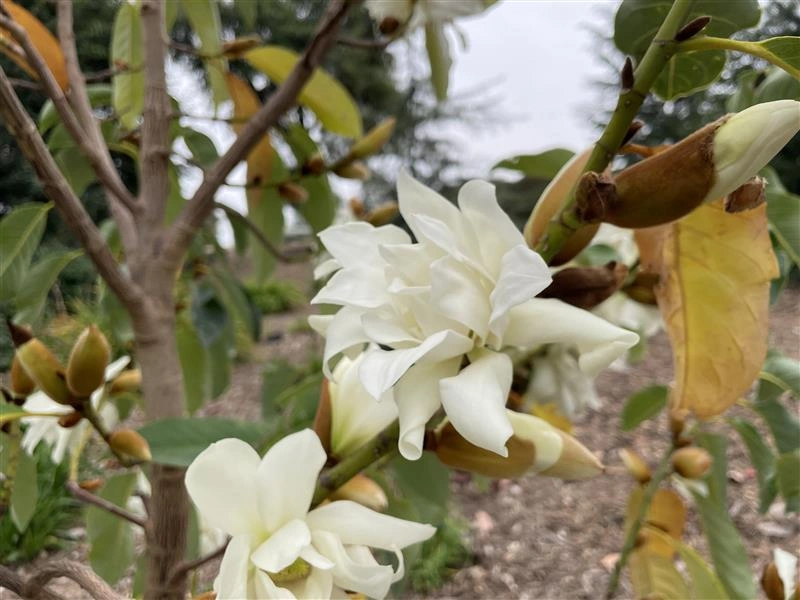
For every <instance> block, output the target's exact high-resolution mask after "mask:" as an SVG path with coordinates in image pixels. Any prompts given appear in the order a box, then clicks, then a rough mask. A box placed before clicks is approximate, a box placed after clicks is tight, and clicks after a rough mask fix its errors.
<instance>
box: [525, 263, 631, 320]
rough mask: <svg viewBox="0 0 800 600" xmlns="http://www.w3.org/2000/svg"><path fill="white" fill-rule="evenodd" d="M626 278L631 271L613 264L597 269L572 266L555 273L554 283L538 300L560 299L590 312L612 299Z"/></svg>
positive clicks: (623, 266) (619, 264)
mask: <svg viewBox="0 0 800 600" xmlns="http://www.w3.org/2000/svg"><path fill="white" fill-rule="evenodd" d="M627 275H628V268H627V267H626V266H625V265H623V264H622V263H617V262H614V261H611V262H609V263H608V264H606V265H604V266H598V267H569V268H566V269H562V270H560V271H558V272H557V273H555V274H553V282H552V283H551V284H550V285H549V286H548V287H547V288H545V290H544V291H543V292H542V293H540V294H539V297H540V298H558V299H559V300H561V301H562V302H566V303H567V304H571V305H572V306H577V307H579V308H583V309H587V310H588V309H590V308H594V307H595V306H597V305H598V304H600V303H601V302H603V301H604V300H607V299H608V298H610V297H611V295H612V294H613V293H614V292H616V291H617V290H618V289H619V288H620V286H621V285H622V283H623V282H624V281H625V277H627Z"/></svg>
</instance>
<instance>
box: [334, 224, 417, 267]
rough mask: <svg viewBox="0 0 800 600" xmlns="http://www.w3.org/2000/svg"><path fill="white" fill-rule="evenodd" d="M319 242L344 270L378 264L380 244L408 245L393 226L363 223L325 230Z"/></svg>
mask: <svg viewBox="0 0 800 600" xmlns="http://www.w3.org/2000/svg"><path fill="white" fill-rule="evenodd" d="M319 239H320V241H321V242H322V244H323V245H324V246H325V248H326V249H327V250H328V252H330V253H331V256H333V258H335V259H336V260H337V261H338V262H339V263H340V264H341V265H342V266H343V267H344V268H348V267H352V266H357V265H360V264H363V263H365V262H373V261H376V260H378V258H379V255H378V249H379V245H380V244H410V243H411V238H410V237H409V236H408V234H407V233H406V232H405V231H403V230H402V229H400V228H399V227H397V226H395V225H384V226H382V227H373V226H372V225H370V224H369V223H365V222H364V221H356V222H354V223H345V224H344V225H336V226H334V227H328V228H327V229H325V230H324V231H322V232H320V234H319Z"/></svg>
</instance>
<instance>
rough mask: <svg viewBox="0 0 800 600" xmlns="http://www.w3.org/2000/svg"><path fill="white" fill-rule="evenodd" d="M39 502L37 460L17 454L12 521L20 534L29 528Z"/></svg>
mask: <svg viewBox="0 0 800 600" xmlns="http://www.w3.org/2000/svg"><path fill="white" fill-rule="evenodd" d="M38 500H39V486H38V484H37V482H36V459H35V458H34V457H32V456H31V455H30V454H28V453H27V452H24V451H23V450H19V452H18V453H17V470H16V472H15V473H14V479H13V487H12V488H11V502H10V504H11V520H12V521H13V522H14V526H15V527H16V528H17V531H19V532H20V533H21V532H23V531H25V530H26V529H27V528H28V523H30V522H31V518H32V517H33V514H34V513H35V512H36V502H37V501H38Z"/></svg>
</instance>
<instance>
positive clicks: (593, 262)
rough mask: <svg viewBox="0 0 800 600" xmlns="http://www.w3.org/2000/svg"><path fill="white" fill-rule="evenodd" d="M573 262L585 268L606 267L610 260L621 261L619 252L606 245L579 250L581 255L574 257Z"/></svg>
mask: <svg viewBox="0 0 800 600" xmlns="http://www.w3.org/2000/svg"><path fill="white" fill-rule="evenodd" d="M575 260H576V261H577V262H579V263H580V264H582V265H584V266H587V267H599V266H602V265H607V264H608V263H609V262H611V261H612V260H613V261H618V262H619V261H621V260H622V257H621V256H620V254H619V252H617V250H616V248H613V247H611V246H609V245H607V244H592V245H591V246H587V247H586V248H584V249H583V250H581V253H580V254H579V255H578V256H577V257H575Z"/></svg>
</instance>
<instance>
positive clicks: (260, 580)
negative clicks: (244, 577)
mask: <svg viewBox="0 0 800 600" xmlns="http://www.w3.org/2000/svg"><path fill="white" fill-rule="evenodd" d="M253 579H254V581H253V584H254V585H253V588H254V591H255V598H256V600H295V598H297V596H296V595H295V594H294V593H292V592H291V591H290V590H288V589H286V588H282V587H280V586H278V585H276V584H275V582H274V581H272V579H270V577H269V575H267V574H266V573H265V572H264V571H259V570H256V572H255V577H254V578H253ZM249 597H250V595H247V596H236V600H242V599H243V598H249ZM231 600H234V599H233V598H231Z"/></svg>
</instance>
